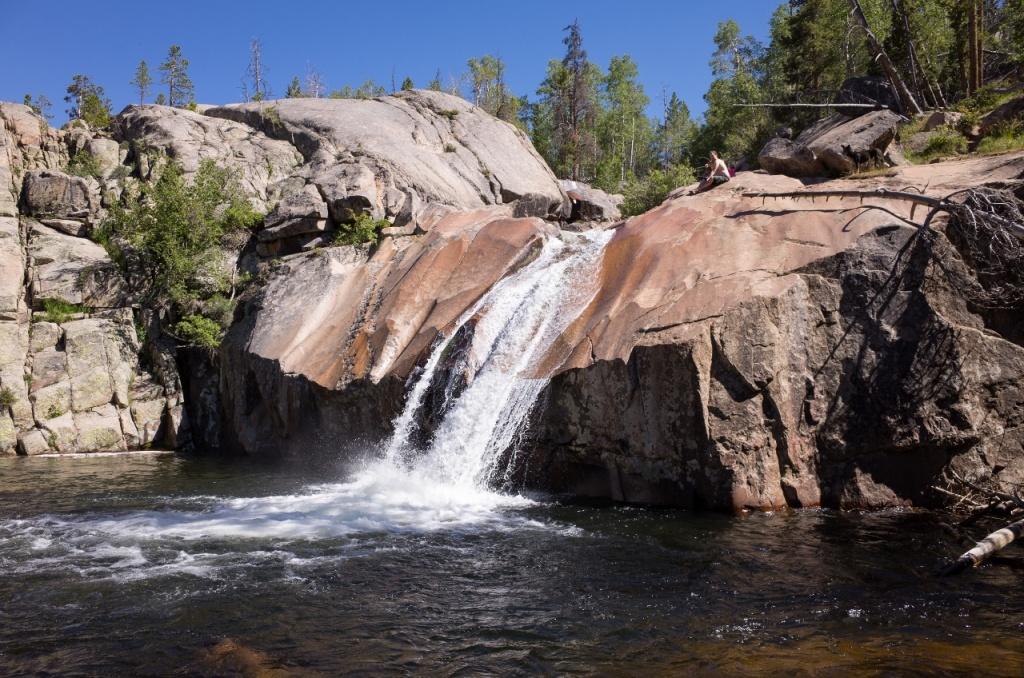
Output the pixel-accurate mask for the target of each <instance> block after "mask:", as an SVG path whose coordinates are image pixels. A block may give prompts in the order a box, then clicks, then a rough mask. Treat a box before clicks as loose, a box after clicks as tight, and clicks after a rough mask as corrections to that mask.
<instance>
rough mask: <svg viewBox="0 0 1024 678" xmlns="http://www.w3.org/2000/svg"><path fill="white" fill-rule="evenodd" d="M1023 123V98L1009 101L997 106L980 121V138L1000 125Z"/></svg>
mask: <svg viewBox="0 0 1024 678" xmlns="http://www.w3.org/2000/svg"><path fill="white" fill-rule="evenodd" d="M1015 120H1016V121H1018V122H1019V121H1024V97H1017V98H1016V99H1010V100H1009V101H1007V102H1006V103H1004V104H1002V105H1000V106H998V107H997V108H996V109H994V110H993V111H991V112H990V113H988V114H987V115H986V116H985V117H984V118H982V119H981V125H980V132H981V135H982V136H985V135H987V134H991V133H992V132H994V131H995V130H996V129H997V128H998V127H999V126H1000V125H1005V124H1007V123H1010V122H1013V121H1015Z"/></svg>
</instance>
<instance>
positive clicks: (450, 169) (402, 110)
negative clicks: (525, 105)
mask: <svg viewBox="0 0 1024 678" xmlns="http://www.w3.org/2000/svg"><path fill="white" fill-rule="evenodd" d="M205 113H206V115H207V116H210V117H212V118H225V119H229V120H234V121H238V122H241V123H245V124H246V125H248V126H251V127H255V128H257V129H259V130H261V131H262V132H264V133H266V134H267V135H269V136H271V137H274V138H280V139H288V140H289V141H290V142H292V143H294V144H295V145H296V147H297V148H298V149H299V150H300V151H301V152H302V154H303V156H304V157H305V160H306V162H307V164H308V168H307V171H308V178H309V179H310V181H312V182H313V183H315V184H316V185H317V187H318V188H319V190H320V193H321V194H322V195H323V197H324V199H325V200H326V202H327V206H328V209H329V210H330V215H331V218H332V219H334V220H335V221H346V220H350V219H351V218H352V216H353V214H354V213H358V212H366V213H369V214H371V215H372V216H373V217H374V218H390V219H393V220H395V221H396V222H398V223H396V225H398V226H402V225H404V223H403V221H409V220H412V221H415V220H417V219H418V218H419V217H420V215H421V213H422V210H423V209H425V208H426V206H427V205H428V204H429V203H441V204H445V205H449V206H452V207H455V208H458V209H475V208H478V207H484V206H487V205H498V204H509V203H516V202H519V201H523V202H524V204H528V205H529V209H528V210H526V212H523V211H522V210H521V211H520V213H522V214H524V216H539V217H543V218H549V217H553V218H560V217H563V216H568V200H567V198H566V196H565V195H564V193H563V192H562V190H561V189H560V188H559V186H558V182H557V181H556V179H555V177H554V175H553V174H552V173H551V170H550V169H548V167H547V165H546V164H545V163H544V161H543V159H542V158H541V157H540V155H539V154H538V153H537V152H536V151H535V150H534V149H533V146H532V145H531V144H530V142H529V139H528V138H527V137H526V134H525V133H524V132H522V131H521V130H519V129H518V128H516V127H515V126H513V125H511V124H509V123H506V122H503V121H501V120H498V119H497V118H495V117H493V116H491V115H489V114H487V113H486V112H484V111H483V110H482V109H480V108H477V107H475V106H473V105H472V104H470V103H468V102H467V101H465V100H464V99H462V98H461V97H456V96H451V95H447V94H443V93H440V92H432V91H425V90H414V91H409V92H401V93H399V94H396V95H394V96H386V97H379V98H376V99H366V100H363V99H283V100H278V101H270V102H259V103H248V104H235V105H230V106H220V107H214V108H210V109H208V110H206V112H205Z"/></svg>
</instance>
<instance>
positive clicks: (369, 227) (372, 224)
mask: <svg viewBox="0 0 1024 678" xmlns="http://www.w3.org/2000/svg"><path fill="white" fill-rule="evenodd" d="M390 225H391V222H389V221H387V220H386V219H374V218H373V217H371V216H370V215H369V214H366V213H361V214H359V215H357V216H356V219H355V221H353V222H352V223H350V224H342V225H341V226H339V227H338V231H337V232H336V233H335V234H334V244H335V245H359V244H362V243H364V242H368V243H376V242H377V240H378V239H379V238H380V229H382V228H386V227H388V226H390Z"/></svg>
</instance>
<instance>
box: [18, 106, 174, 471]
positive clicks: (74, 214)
mask: <svg viewBox="0 0 1024 678" xmlns="http://www.w3.org/2000/svg"><path fill="white" fill-rule="evenodd" d="M80 152H87V153H90V154H92V155H93V156H94V157H96V158H97V160H98V162H99V165H98V166H99V168H100V173H101V175H103V176H102V177H101V180H102V181H106V180H107V179H109V178H111V177H112V176H113V175H114V174H116V172H115V170H116V169H117V166H119V162H120V160H121V158H122V153H121V149H120V146H119V145H118V144H117V142H114V141H112V140H110V139H106V138H103V137H101V136H99V135H97V134H95V133H94V132H93V131H92V130H89V129H88V128H87V127H85V126H84V125H81V124H75V125H71V126H69V127H67V128H65V129H63V130H55V129H52V128H50V127H49V126H48V125H47V124H46V123H45V122H44V121H43V120H42V119H41V118H40V117H39V116H37V115H35V114H34V113H33V112H32V111H31V110H30V109H28V108H27V107H25V106H19V105H17V104H8V103H0V391H2V393H3V395H4V404H2V405H0V455H4V454H16V453H17V454H25V455H36V454H44V453H69V452H91V451H101V450H123V449H128V448H136V447H140V446H143V445H150V444H160V443H161V441H162V440H163V438H164V437H165V436H164V433H165V431H167V430H168V424H167V423H166V422H165V420H166V419H167V412H168V410H169V406H168V404H169V403H172V402H174V401H175V398H178V399H180V393H179V392H178V391H174V390H173V389H169V388H167V387H165V386H164V385H163V383H158V382H157V381H156V380H154V378H153V377H151V376H150V375H149V373H148V371H147V370H146V369H145V368H143V367H141V366H140V361H139V352H140V346H139V341H138V337H137V336H136V330H135V327H136V325H135V318H134V314H133V311H132V309H131V308H130V306H129V304H130V299H129V298H128V297H129V296H130V295H128V294H127V291H126V289H125V284H124V280H123V279H122V277H121V274H120V272H119V270H118V269H117V267H116V266H115V265H114V263H113V262H112V261H111V259H110V257H109V255H108V254H107V253H106V251H105V250H104V249H103V247H101V246H100V245H98V244H97V243H95V242H93V241H91V240H89V239H87V238H86V237H84V236H85V235H87V234H88V233H89V231H90V229H91V227H92V226H93V225H94V224H95V223H96V222H97V220H98V219H99V218H100V216H101V215H102V209H103V207H102V204H101V202H102V201H101V199H100V192H101V186H103V185H104V184H102V183H101V181H98V180H97V179H96V178H83V177H77V176H71V175H68V174H65V173H64V172H62V171H61V169H62V168H64V167H65V166H66V164H67V162H68V158H69V157H70V155H72V154H74V153H80ZM106 185H107V187H110V186H111V184H106ZM49 301H59V302H63V303H65V304H73V305H75V306H77V307H79V308H77V309H74V310H72V311H71V312H67V313H62V314H61V315H60V317H50V315H49V314H48V313H47V312H45V311H44V308H45V306H46V304H47V302H49ZM146 384H148V385H149V388H144V387H143V386H144V385H146ZM172 386H173V384H172Z"/></svg>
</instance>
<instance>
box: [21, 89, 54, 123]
mask: <svg viewBox="0 0 1024 678" xmlns="http://www.w3.org/2000/svg"><path fill="white" fill-rule="evenodd" d="M22 103H23V104H25V105H26V106H28V107H29V108H31V109H32V112H33V113H35V114H36V115H38V116H40V117H41V118H43V119H44V120H50V119H51V118H52V117H53V114H52V113H50V109H51V108H53V104H52V103H50V99H49V97H47V96H46V95H45V94H39V95H36V96H35V97H33V96H32V95H31V94H26V95H25V98H24V99H22Z"/></svg>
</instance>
